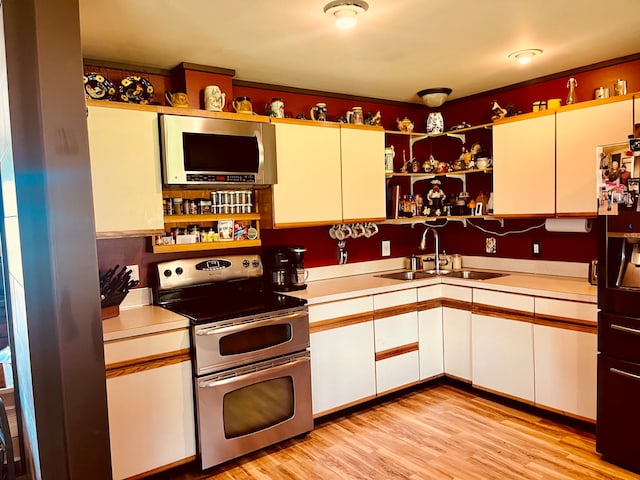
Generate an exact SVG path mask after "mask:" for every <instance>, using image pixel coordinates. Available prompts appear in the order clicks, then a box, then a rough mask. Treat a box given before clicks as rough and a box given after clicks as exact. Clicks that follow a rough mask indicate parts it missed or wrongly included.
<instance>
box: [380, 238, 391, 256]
mask: <svg viewBox="0 0 640 480" xmlns="http://www.w3.org/2000/svg"><path fill="white" fill-rule="evenodd" d="M382 256H383V257H390V256H391V240H382Z"/></svg>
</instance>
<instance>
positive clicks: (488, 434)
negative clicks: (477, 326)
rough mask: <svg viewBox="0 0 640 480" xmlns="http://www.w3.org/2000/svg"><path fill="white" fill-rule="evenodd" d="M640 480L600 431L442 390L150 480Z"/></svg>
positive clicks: (438, 386)
mask: <svg viewBox="0 0 640 480" xmlns="http://www.w3.org/2000/svg"><path fill="white" fill-rule="evenodd" d="M168 479H172V480H205V479H208V480H294V479H295V480H334V479H335V480H338V479H339V480H361V479H362V480H394V479H402V480H405V479H406V480H494V479H495V480H583V479H584V480H640V475H636V474H634V473H632V472H629V471H627V470H624V469H622V468H619V467H617V466H615V465H612V464H610V463H607V462H605V461H603V460H602V459H601V458H600V455H599V454H597V453H596V452H595V435H594V434H593V433H590V432H585V431H583V430H580V429H579V428H575V427H570V426H567V425H564V424H562V423H557V422H554V421H551V420H549V419H547V418H541V417H539V416H536V415H534V414H532V413H530V412H526V411H521V410H518V409H517V408H514V407H512V406H510V405H506V404H502V403H497V402H495V401H493V400H491V399H490V398H487V397H486V396H485V395H479V394H476V393H475V392H470V391H467V390H462V389H459V388H456V387H455V386H451V385H448V384H436V385H435V386H433V385H431V386H428V387H425V388H423V389H421V390H416V391H411V392H407V393H404V394H402V395H399V396H396V397H394V398H391V399H389V400H388V401H385V402H383V403H380V404H377V405H374V406H371V407H369V408H366V409H362V410H359V411H354V412H351V413H348V414H345V415H343V416H341V417H337V418H334V419H332V420H330V421H326V422H323V423H320V424H318V425H316V428H315V429H314V430H313V431H312V432H311V433H309V434H308V435H305V436H302V437H298V438H295V439H291V440H287V441H285V442H281V443H280V444H278V445H274V446H271V447H267V448H265V449H262V450H260V451H259V452H255V453H253V454H250V455H246V456H245V457H243V458H240V459H236V460H233V461H231V462H228V463H226V464H224V465H221V466H218V467H215V468H213V469H209V470H207V471H205V472H200V471H198V469H197V465H195V464H191V465H187V466H183V467H178V468H176V469H174V470H171V471H169V472H164V473H160V474H157V475H155V476H153V477H149V480H168Z"/></svg>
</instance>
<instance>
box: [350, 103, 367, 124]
mask: <svg viewBox="0 0 640 480" xmlns="http://www.w3.org/2000/svg"><path fill="white" fill-rule="evenodd" d="M347 123H352V124H354V125H364V115H363V113H362V107H353V108H352V109H351V110H349V111H348V112H347Z"/></svg>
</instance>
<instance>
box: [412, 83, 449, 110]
mask: <svg viewBox="0 0 640 480" xmlns="http://www.w3.org/2000/svg"><path fill="white" fill-rule="evenodd" d="M451 92H452V90H451V89H450V88H446V87H441V88H427V89H425V90H420V91H419V92H418V96H419V97H420V98H421V99H422V103H424V104H425V105H426V106H427V107H439V106H440V105H442V104H443V103H444V102H446V101H447V98H448V97H449V95H451Z"/></svg>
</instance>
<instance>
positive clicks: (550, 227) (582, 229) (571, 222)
mask: <svg viewBox="0 0 640 480" xmlns="http://www.w3.org/2000/svg"><path fill="white" fill-rule="evenodd" d="M544 228H545V230H546V231H547V232H567V233H588V232H590V231H591V220H590V219H588V218H547V219H546V220H545V222H544Z"/></svg>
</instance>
